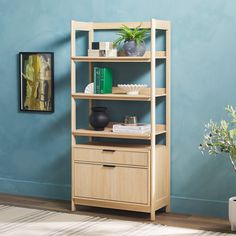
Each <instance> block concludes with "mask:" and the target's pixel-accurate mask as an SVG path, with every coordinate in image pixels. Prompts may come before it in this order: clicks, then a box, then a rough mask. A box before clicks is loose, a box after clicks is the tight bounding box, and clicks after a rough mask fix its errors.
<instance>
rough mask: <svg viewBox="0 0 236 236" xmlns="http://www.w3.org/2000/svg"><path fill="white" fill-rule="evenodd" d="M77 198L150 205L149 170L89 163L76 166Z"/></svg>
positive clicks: (75, 188) (75, 189)
mask: <svg viewBox="0 0 236 236" xmlns="http://www.w3.org/2000/svg"><path fill="white" fill-rule="evenodd" d="M74 168H75V169H74V174H75V175H74V178H75V179H74V191H75V192H74V194H75V196H76V197H84V198H95V199H103V200H114V201H121V202H122V201H123V202H132V203H139V204H147V203H148V170H147V169H142V168H132V167H123V166H111V165H101V164H89V163H75V164H74Z"/></svg>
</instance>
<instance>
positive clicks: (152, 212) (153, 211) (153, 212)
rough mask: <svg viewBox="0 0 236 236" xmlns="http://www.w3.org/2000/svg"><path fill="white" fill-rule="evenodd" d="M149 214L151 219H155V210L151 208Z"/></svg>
mask: <svg viewBox="0 0 236 236" xmlns="http://www.w3.org/2000/svg"><path fill="white" fill-rule="evenodd" d="M150 216H151V221H155V220H156V211H155V210H152V211H151V213H150Z"/></svg>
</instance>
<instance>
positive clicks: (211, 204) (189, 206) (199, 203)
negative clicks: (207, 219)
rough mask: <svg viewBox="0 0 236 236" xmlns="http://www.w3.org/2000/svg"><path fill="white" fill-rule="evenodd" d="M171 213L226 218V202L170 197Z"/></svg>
mask: <svg viewBox="0 0 236 236" xmlns="http://www.w3.org/2000/svg"><path fill="white" fill-rule="evenodd" d="M171 211H172V212H176V213H185V214H191V215H200V216H213V217H220V218H228V202H227V201H215V200H208V199H198V198H186V197H178V196H171Z"/></svg>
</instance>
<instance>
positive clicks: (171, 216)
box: [0, 194, 231, 233]
mask: <svg viewBox="0 0 236 236" xmlns="http://www.w3.org/2000/svg"><path fill="white" fill-rule="evenodd" d="M0 204H7V205H12V206H21V207H27V208H36V209H44V210H54V211H60V212H66V213H72V212H71V211H70V202H69V201H60V200H49V199H42V198H33V197H22V196H13V195H7V194H0ZM80 213H81V214H84V215H94V216H98V215H99V216H101V217H109V218H113V219H123V220H131V221H149V214H146V213H136V212H130V211H119V210H111V209H104V208H95V207H79V208H78V211H76V212H75V213H73V214H80ZM156 223H159V224H164V225H169V226H177V227H186V228H194V229H202V230H209V231H217V232H226V233H227V232H228V233H229V232H231V231H230V225H229V222H228V221H227V220H224V219H218V218H210V217H199V216H192V215H184V214H176V213H165V212H157V217H156Z"/></svg>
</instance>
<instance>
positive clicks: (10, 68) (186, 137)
mask: <svg viewBox="0 0 236 236" xmlns="http://www.w3.org/2000/svg"><path fill="white" fill-rule="evenodd" d="M235 9H236V2H235V1H234V0H228V1H222V0H214V1H212V0H192V1H189V0H179V1H174V0H165V1H164V0H146V1H137V0H130V1H126V0H119V1H118V0H113V1H111V0H110V1H108V0H100V1H99V3H98V1H95V0H67V1H66V0H50V1H48V0H38V1H32V0H21V1H19V0H11V1H9V0H1V1H0V32H1V33H0V55H1V63H0V78H1V85H0V111H1V112H0V192H5V193H13V194H23V195H31V196H41V197H49V198H58V199H69V198H70V59H69V58H70V36H69V34H70V31H69V30H70V20H72V19H77V20H80V21H138V22H140V21H147V20H149V19H150V18H152V17H153V18H159V19H167V20H171V22H172V171H171V172H172V178H171V186H172V187H171V195H172V210H173V211H175V212H185V213H192V214H201V215H215V216H220V217H225V216H226V215H227V199H228V198H229V197H230V196H233V195H234V196H235V195H236V185H235V182H236V175H235V173H234V172H233V170H232V167H231V166H230V164H229V161H227V160H226V159H223V158H217V159H209V158H206V157H202V155H201V153H200V152H199V150H198V148H197V147H198V144H199V143H200V142H201V137H202V133H203V124H204V123H206V122H207V121H208V120H209V119H210V118H213V119H219V118H222V117H223V116H224V109H223V108H224V106H225V105H227V104H233V105H236V99H235V87H236V82H235V81H236V80H235V74H236V66H235V58H236V47H235V38H236V27H235V25H236V13H235ZM19 51H54V52H55V113H53V114H35V113H34V114H30V113H20V112H18V82H17V81H18V70H17V65H18V61H17V53H18V52H19ZM144 70H145V68H144ZM143 79H144V80H147V79H148V76H147V75H146V77H144V78H143ZM79 119H80V118H79ZM81 119H82V121H83V122H85V118H83V117H81Z"/></svg>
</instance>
